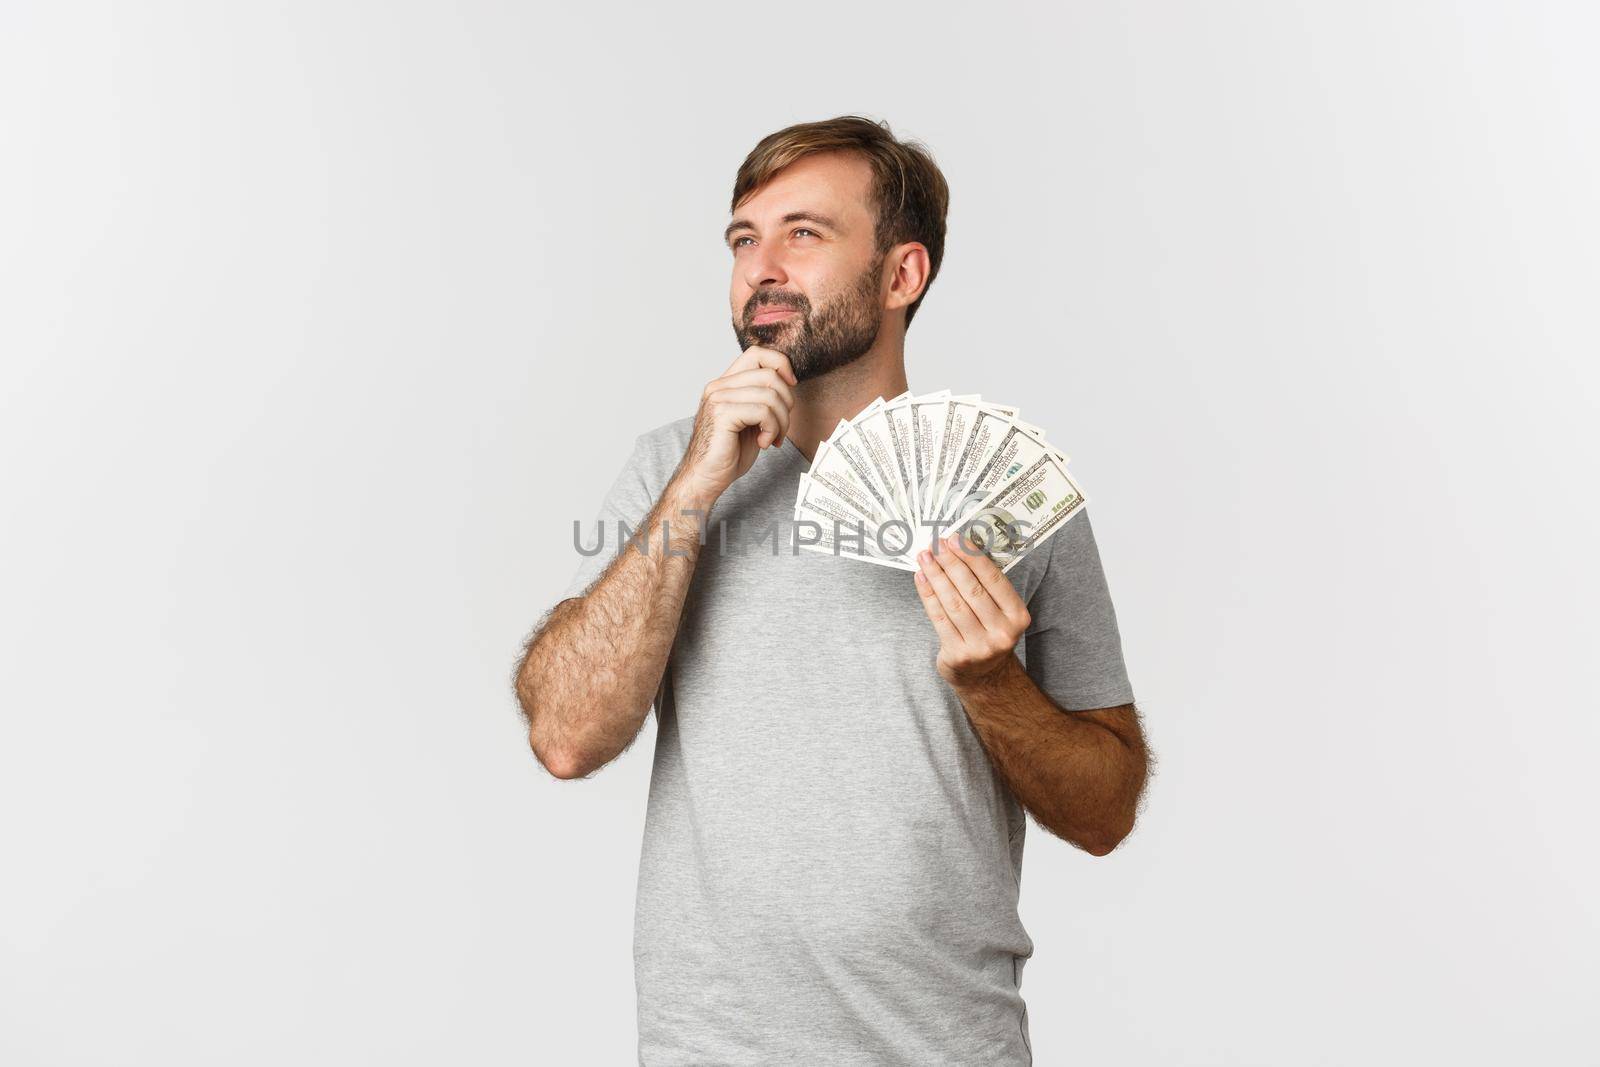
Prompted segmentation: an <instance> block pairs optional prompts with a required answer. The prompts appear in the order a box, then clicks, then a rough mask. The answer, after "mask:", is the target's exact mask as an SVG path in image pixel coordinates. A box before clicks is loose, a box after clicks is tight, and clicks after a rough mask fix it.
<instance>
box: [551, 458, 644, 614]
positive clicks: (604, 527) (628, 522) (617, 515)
mask: <svg viewBox="0 0 1600 1067" xmlns="http://www.w3.org/2000/svg"><path fill="white" fill-rule="evenodd" d="M646 452H647V449H646V447H645V439H644V437H643V436H640V437H638V438H636V439H635V440H634V442H633V452H632V453H631V454H630V455H629V456H628V459H627V461H626V462H624V463H623V465H622V469H621V470H620V471H619V472H618V473H617V476H616V478H615V479H614V480H613V481H612V483H611V488H610V489H608V490H606V495H605V498H604V499H603V500H602V501H601V502H600V510H599V513H598V515H596V517H595V518H594V519H593V520H592V521H589V522H580V523H578V525H577V527H576V529H575V530H574V531H573V537H572V542H571V544H572V548H573V552H574V553H575V554H576V555H577V556H578V565H577V569H576V570H575V571H574V572H573V575H572V579H571V581H569V582H568V583H567V587H566V589H565V590H564V591H563V592H562V593H561V596H560V598H559V599H560V600H566V599H567V598H568V597H575V596H582V595H583V594H584V593H586V592H588V589H589V586H590V585H592V584H594V582H595V580H596V579H597V578H599V577H600V575H601V574H602V573H603V572H604V571H605V569H606V565H607V564H608V563H610V562H611V561H612V559H614V558H615V557H616V554H617V549H618V548H620V547H621V545H622V539H623V538H625V537H627V536H628V535H629V534H630V533H631V532H632V531H635V530H637V529H638V528H639V524H640V523H642V522H644V519H645V516H646V515H648V514H650V509H651V508H652V507H654V506H655V499H654V497H653V495H652V494H651V492H650V488H649V486H648V484H647V483H646V480H645V468H644V461H645V456H646ZM619 523H620V524H622V526H625V527H626V529H621V527H619V525H618V524H619Z"/></svg>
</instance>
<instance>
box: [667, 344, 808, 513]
mask: <svg viewBox="0 0 1600 1067" xmlns="http://www.w3.org/2000/svg"><path fill="white" fill-rule="evenodd" d="M796 384H797V382H796V379H795V376H794V371H793V369H791V368H790V366H789V357H788V356H786V355H784V354H783V353H782V352H778V351H774V350H773V349H770V348H762V347H760V346H759V345H751V346H750V347H749V348H747V349H745V350H744V351H743V352H742V353H740V355H739V358H738V359H736V360H734V361H733V363H732V364H730V365H729V367H728V369H727V370H726V371H725V372H723V375H722V377H720V378H717V379H716V380H714V381H712V382H711V383H710V384H708V385H707V386H706V387H705V389H704V391H702V392H701V394H700V410H699V411H697V412H696V413H695V418H694V434H693V436H691V437H690V439H689V447H688V448H687V449H686V450H685V451H684V456H683V463H682V464H681V465H680V466H679V468H678V470H679V478H680V479H681V480H682V481H683V483H684V488H685V490H686V491H687V493H688V495H689V496H690V497H691V498H692V499H695V500H700V501H704V502H706V503H710V502H711V501H714V500H716V499H717V498H718V497H719V496H721V495H722V492H723V490H725V489H727V488H728V486H730V485H732V484H733V482H734V479H736V478H739V477H740V476H742V475H743V474H744V473H745V472H746V471H748V470H749V469H750V467H751V465H753V464H754V463H755V461H756V453H758V452H759V451H760V450H761V449H763V448H768V447H777V446H779V445H781V444H783V439H784V437H785V436H787V434H788V432H789V412H790V410H791V409H792V408H793V407H794V390H793V387H794V386H795V385H796Z"/></svg>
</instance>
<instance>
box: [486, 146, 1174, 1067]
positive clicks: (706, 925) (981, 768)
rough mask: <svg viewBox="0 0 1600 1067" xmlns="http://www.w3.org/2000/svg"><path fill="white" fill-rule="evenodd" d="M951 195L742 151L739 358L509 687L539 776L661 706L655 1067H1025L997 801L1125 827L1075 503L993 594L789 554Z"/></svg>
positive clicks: (1061, 825) (910, 298) (626, 481)
mask: <svg viewBox="0 0 1600 1067" xmlns="http://www.w3.org/2000/svg"><path fill="white" fill-rule="evenodd" d="M947 203H948V191H947V188H946V185H945V181H944V178H943V176H942V175H941V174H940V172H939V170H938V168H937V166H936V165H935V164H934V162H933V160H932V159H931V158H930V157H929V156H928V155H927V154H926V152H925V151H924V150H923V149H922V148H921V147H920V146H918V145H915V144H908V143H902V142H899V141H897V140H896V139H895V138H894V137H893V135H892V134H891V133H890V132H889V130H888V127H887V126H886V125H885V124H879V123H874V122H871V121H869V120H867V119H862V118H858V117H854V116H848V117H842V118H838V119H834V120H831V121H827V122H819V123H808V124H804V125H799V126H794V127H791V128H789V129H785V130H782V131H780V132H778V133H775V134H772V135H770V136H768V137H767V138H765V139H763V140H762V141H761V142H760V144H758V145H757V146H756V148H755V149H754V150H753V151H752V152H751V154H750V156H749V158H747V159H746V160H745V162H744V165H743V166H742V167H741V169H740V171H739V174H738V177H737V180H736V182H735V186H734V195H733V212H734V214H735V216H736V217H735V218H734V219H733V221H732V222H731V223H730V224H729V226H728V228H727V232H726V235H725V239H726V241H727V243H728V246H729V254H730V256H731V257H732V260H733V282H732V289H731V293H730V307H731V311H732V313H733V328H734V333H735V334H736V335H737V337H738V340H739V346H740V348H741V350H742V354H741V355H740V356H739V357H738V358H737V359H735V360H734V361H733V362H732V364H731V365H729V367H728V368H727V370H726V371H725V372H724V373H723V374H722V375H721V376H720V377H718V378H716V379H715V380H714V381H712V382H711V383H710V384H708V385H707V386H706V387H705V389H704V391H703V392H702V394H701V398H700V404H699V410H698V411H697V412H696V413H695V414H694V415H693V416H692V417H685V418H682V419H678V420H677V421H674V422H671V423H668V424H666V425H664V426H661V427H658V428H657V429H654V430H651V431H649V432H647V433H645V434H643V435H641V436H639V437H638V438H637V440H636V441H635V444H634V448H633V454H632V456H631V457H630V458H629V460H628V462H627V464H626V466H625V467H624V468H623V470H622V473H621V474H620V475H619V477H618V478H617V480H616V482H615V484H614V485H613V486H612V487H611V490H610V492H609V493H608V494H607V496H606V499H605V502H604V504H603V506H602V509H601V519H602V525H601V529H602V531H603V533H604V538H605V542H604V543H605V546H606V547H608V548H609V549H610V551H606V552H597V553H595V554H593V555H590V556H586V557H585V558H584V559H583V561H582V563H581V564H580V565H579V567H578V570H577V573H576V574H575V575H574V577H573V579H572V582H571V584H570V586H569V587H568V589H567V590H566V592H565V594H564V596H565V598H564V599H563V600H562V601H561V602H560V603H559V604H557V605H556V607H555V608H554V609H552V611H551V612H550V614H549V615H548V617H547V618H546V619H545V620H544V622H543V625H542V627H541V628H540V629H539V630H538V631H536V633H535V634H534V636H533V637H532V638H531V639H530V641H529V644H528V646H527V649H526V655H525V657H524V659H523V661H522V663H521V665H520V667H519V668H518V671H517V674H516V691H517V696H518V699H519V702H520V703H521V706H522V709H523V712H524V713H525V714H526V716H527V719H528V724H529V740H530V743H531V744H532V747H533V750H534V753H535V754H536V755H537V757H538V759H539V761H540V762H541V763H542V764H543V765H544V766H545V767H547V768H548V769H549V770H550V772H551V773H553V774H554V775H556V776H557V777H559V778H577V777H582V776H585V775H588V774H591V773H593V772H594V771H595V770H596V769H597V768H599V767H602V766H604V765H605V764H606V763H607V762H609V761H610V760H612V759H613V758H615V757H616V756H617V754H618V753H620V752H622V751H623V750H624V749H625V748H627V747H628V745H629V744H630V743H631V742H632V740H633V738H634V737H635V736H636V735H637V734H638V732H639V730H640V728H641V726H642V724H643V722H644V718H645V716H646V715H647V714H648V713H649V711H650V708H651V706H652V703H653V704H654V707H655V709H656V713H657V724H658V725H657V736H656V750H655V763H654V771H653V775H652V778H651V784H650V798H649V807H648V811H647V815H646V820H645V831H644V844H643V850H642V855H641V859H640V870H639V884H638V906H637V911H636V914H635V927H634V961H635V966H636V982H637V990H638V1005H637V1007H638V1024H639V1052H640V1062H641V1063H643V1064H647V1065H650V1067H655V1065H663V1067H664V1065H668V1064H698V1065H705V1064H758V1063H759V1064H766V1063H808V1064H810V1063H817V1064H822V1063H826V1064H869V1063H870V1064H884V1063H891V1064H916V1065H919V1067H926V1065H932V1064H978V1063H984V1064H994V1063H1006V1064H1026V1063H1030V1062H1031V1060H1032V1053H1031V1049H1030V1047H1029V1039H1028V1022H1027V1012H1026V1007H1025V1005H1024V1003H1023V999H1022V996H1021V993H1020V991H1019V988H1020V984H1021V977H1022V970H1023V965H1024V963H1025V962H1026V961H1027V960H1028V958H1029V957H1030V956H1031V955H1032V954H1033V942H1032V940H1031V939H1030V938H1029V936H1028V934H1027V932H1026V931H1025V930H1024V929H1023V927H1022V924H1021V923H1020V921H1019V919H1018V915H1017V900H1018V894H1019V892H1020V884H1021V883H1020V873H1021V863H1022V846H1023V836H1024V830H1025V828H1026V820H1025V818H1024V816H1023V809H1024V808H1025V809H1026V810H1028V811H1031V812H1032V813H1033V815H1034V817H1035V819H1036V820H1037V821H1038V822H1040V823H1042V824H1043V825H1044V826H1045V827H1047V828H1048V829H1050V830H1051V831H1052V832H1054V833H1055V834H1057V835H1059V836H1061V837H1062V838H1064V839H1066V840H1068V841H1070V842H1072V843H1073V844H1075V845H1077V846H1078V847H1079V848H1082V849H1084V850H1085V851H1087V852H1089V853H1091V854H1093V855H1096V856H1102V855H1105V854H1106V853H1108V852H1110V851H1111V850H1112V849H1113V848H1115V847H1116V845H1117V844H1118V842H1120V841H1121V840H1122V839H1123V837H1124V836H1126V835H1127V834H1128V832H1129V831H1130V830H1131V829H1132V826H1133V823H1134V818H1135V814H1136V811H1137V808H1138V804H1139V799H1140V795H1141V793H1142V791H1143V786H1144V781H1145V776H1146V773H1147V763H1146V761H1147V757H1146V749H1145V743H1144V738H1143V735H1142V732H1141V729H1140V725H1139V720H1138V715H1137V712H1136V710H1135V708H1134V706H1133V703H1132V700H1133V694H1132V690H1131V689H1130V687H1129V684H1128V679H1127V676H1126V673H1125V671H1124V668H1123V661H1122V651H1121V643H1120V638H1119V636H1118V632H1117V625H1116V618H1115V614H1114V612H1113V609H1112V604H1111V600H1110V597H1109V595H1108V592H1107V587H1106V582H1105V579H1104V576H1103V574H1102V572H1101V567H1100V561H1099V555H1098V552H1097V550H1096V546H1095V540H1094V534H1093V531H1092V529H1091V528H1090V525H1089V517H1088V515H1087V513H1085V514H1082V515H1079V516H1077V517H1076V518H1074V519H1073V520H1072V521H1070V522H1068V523H1067V524H1066V525H1065V526H1063V527H1062V528H1061V529H1060V530H1059V531H1058V532H1057V533H1056V534H1055V535H1054V536H1053V537H1051V538H1050V539H1049V540H1048V541H1046V542H1045V543H1044V544H1043V545H1042V546H1041V547H1040V548H1039V549H1038V551H1036V552H1034V553H1032V554H1030V555H1029V556H1027V557H1025V558H1024V559H1023V560H1022V561H1021V562H1020V563H1018V564H1017V565H1016V566H1015V567H1014V568H1012V570H1011V571H1010V572H1008V573H1005V574H1002V573H1001V572H1000V570H999V569H998V568H996V567H995V566H994V564H993V563H992V562H990V561H989V560H988V559H987V558H985V557H984V556H982V555H979V554H969V552H967V551H966V550H964V549H961V548H959V547H957V546H956V545H955V544H954V543H938V542H936V544H935V547H936V549H938V551H937V552H935V553H924V554H923V555H922V556H921V557H920V562H921V570H920V571H919V572H918V573H916V574H915V575H908V574H907V573H906V572H904V571H901V570H895V569H891V568H888V567H881V566H872V565H864V564H861V563H857V562H853V561H847V560H842V559H834V558H830V557H829V556H828V555H827V554H824V553H816V552H797V551H793V550H792V540H791V538H790V537H789V536H788V533H789V530H790V529H791V528H792V525H793V524H792V520H791V514H792V507H793V502H794V496H795V488H796V484H797V480H798V478H799V476H800V474H801V473H802V472H804V471H805V470H806V469H807V468H808V466H809V464H810V457H811V456H812V455H814V454H815V451H816V448H817V445H818V442H820V441H822V440H823V439H824V438H826V437H827V436H828V434H829V432H830V431H831V430H832V429H833V428H834V426H835V425H836V423H837V422H838V420H839V419H841V418H849V417H851V416H854V415H855V414H857V413H858V412H859V411H861V409H862V408H864V407H865V406H866V405H867V404H868V403H869V402H870V401H872V400H873V399H874V398H876V397H878V396H883V397H885V398H888V397H893V396H896V395H898V394H899V393H901V392H903V391H905V389H906V388H907V383H906V372H905V360H904V344H905V333H906V328H907V327H908V326H909V325H910V323H911V319H912V317H913V315H914V314H915V313H916V310H917V307H918V306H919V305H920V304H921V302H922V298H923V296H924V294H925V292H926V289H927V287H928V285H929V283H931V282H932V281H933V278H934V276H935V274H936V273H937V272H938V269H939V262H940V259H941V258H942V256H943V251H944V235H945V210H946V205H947ZM619 521H620V522H621V523H623V524H625V528H622V529H619V527H618V525H617V524H618V522H619ZM664 523H665V530H664V529H663V524H664ZM774 527H777V528H778V530H779V531H780V533H779V534H778V535H774V534H773V532H772V531H773V528H774ZM741 530H742V531H744V532H745V535H746V540H744V541H742V542H741V541H740V540H739V537H740V531H741ZM630 531H640V532H639V533H637V534H636V535H635V537H634V538H633V539H632V542H631V543H630V544H628V545H627V546H626V547H625V548H624V547H623V545H622V540H623V539H625V538H627V536H628V534H629V532H630ZM752 539H754V540H752ZM592 540H593V538H592V537H590V536H587V535H586V536H585V537H584V542H585V543H584V544H583V545H582V549H583V550H588V548H589V546H588V544H587V542H589V541H592ZM702 542H704V543H702ZM619 549H621V550H620V551H619Z"/></svg>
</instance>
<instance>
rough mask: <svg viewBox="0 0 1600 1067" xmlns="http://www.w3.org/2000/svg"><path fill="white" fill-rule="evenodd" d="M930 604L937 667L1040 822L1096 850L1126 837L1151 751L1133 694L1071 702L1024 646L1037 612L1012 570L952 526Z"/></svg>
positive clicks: (922, 579) (926, 584)
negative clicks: (1104, 704)
mask: <svg viewBox="0 0 1600 1067" xmlns="http://www.w3.org/2000/svg"><path fill="white" fill-rule="evenodd" d="M919 562H920V563H921V566H922V569H921V570H920V571H918V572H917V576H916V583H917V592H918V593H919V594H920V595H921V597H922V606H923V608H924V610H926V611H927V613H928V618H929V619H930V620H932V622H933V625H934V628H935V629H936V630H937V631H938V633H939V659H938V670H939V674H940V676H941V677H943V678H944V679H945V681H947V682H949V683H950V686H951V688H953V689H954V690H955V691H956V695H957V696H958V697H959V698H960V699H961V705H962V707H963V708H965V709H966V712H967V718H968V720H969V721H970V722H971V723H972V727H973V730H974V731H975V732H976V733H977V735H978V739H979V740H980V741H981V742H982V743H983V747H984V750H985V751H986V752H987V753H988V754H989V758H990V760H991V761H992V762H993V764H994V766H995V769H996V771H997V772H998V773H999V774H1000V776H1001V778H1002V779H1003V780H1004V781H1005V783H1006V785H1007V786H1008V787H1009V788H1010V790H1011V792H1012V793H1013V794H1014V795H1015V796H1016V798H1017V800H1018V801H1019V802H1020V803H1021V804H1022V806H1023V807H1025V808H1026V809H1027V810H1028V811H1030V812H1032V813H1033V817H1034V818H1035V819H1037V820H1038V821H1039V823H1040V825H1042V826H1044V827H1045V828H1046V829H1047V830H1049V831H1050V832H1051V833H1053V834H1055V835H1057V836H1058V837H1061V838H1064V839H1066V840H1067V841H1070V842H1072V843H1073V844H1075V845H1077V846H1078V847H1079V848H1082V849H1083V850H1084V851H1086V852H1088V853H1090V854H1091V855H1095V856H1104V855H1105V854H1106V853H1108V852H1110V851H1111V850H1112V849H1114V848H1116V847H1117V845H1118V844H1119V843H1120V842H1121V841H1122V839H1123V838H1125V837H1127V835H1128V834H1129V832H1130V831H1132V829H1133V824H1134V820H1135V818H1136V817H1137V813H1138V806H1139V798H1140V796H1141V795H1142V794H1143V792H1144V786H1145V781H1146V779H1147V778H1148V776H1149V763H1150V757H1149V752H1148V749H1147V748H1146V745H1145V740H1144V732H1143V730H1142V729H1141V728H1140V726H1139V717H1138V711H1137V709H1135V708H1134V706H1133V705H1132V704H1124V705H1122V706H1120V707H1115V708H1099V709H1096V710H1093V711H1065V710H1063V709H1062V708H1061V707H1059V706H1058V705H1056V704H1055V702H1053V701H1052V700H1051V699H1050V698H1049V697H1047V696H1046V695H1045V694H1044V693H1043V692H1041V691H1040V689H1039V687H1038V685H1036V684H1035V683H1034V681H1033V679H1032V678H1030V677H1029V676H1028V673H1027V671H1025V670H1024V669H1023V667H1022V663H1021V662H1020V661H1019V660H1018V659H1017V656H1016V644H1017V641H1018V639H1019V638H1021V636H1022V635H1023V633H1024V632H1025V631H1026V630H1027V628H1028V625H1029V623H1030V622H1031V621H1032V620H1031V618H1030V616H1029V614H1028V609H1027V605H1025V604H1024V603H1023V602H1022V597H1021V596H1019V595H1018V594H1017V591H1016V589H1015V588H1013V587H1012V585H1011V582H1010V580H1009V579H1008V578H1007V577H1006V576H1005V574H1004V573H1003V572H1002V571H1001V570H1000V568H999V567H997V566H995V565H994V562H993V561H992V560H990V559H989V558H988V557H987V556H985V555H982V554H978V553H969V552H968V551H967V550H966V549H964V548H962V547H961V546H960V542H959V538H958V536H956V535H952V536H951V537H950V538H948V539H946V540H945V541H944V542H942V544H941V546H940V551H939V552H938V553H933V552H928V551H924V552H923V554H922V556H921V558H920V560H919Z"/></svg>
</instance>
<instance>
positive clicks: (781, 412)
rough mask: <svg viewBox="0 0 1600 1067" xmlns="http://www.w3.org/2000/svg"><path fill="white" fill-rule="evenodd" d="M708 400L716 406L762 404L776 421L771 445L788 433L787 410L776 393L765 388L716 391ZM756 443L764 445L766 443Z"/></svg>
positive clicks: (753, 387)
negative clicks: (769, 410) (775, 431)
mask: <svg viewBox="0 0 1600 1067" xmlns="http://www.w3.org/2000/svg"><path fill="white" fill-rule="evenodd" d="M710 399H711V401H712V402H713V403H716V404H764V405H766V406H767V407H769V408H771V409H772V414H773V417H774V418H775V419H777V421H778V432H777V434H776V435H774V436H773V438H772V443H773V444H777V443H778V442H779V441H781V440H783V435H784V434H786V433H788V432H789V409H788V408H786V407H784V405H783V399H782V398H781V397H779V396H778V394H777V392H776V391H775V390H773V389H769V388H767V387H766V386H758V385H751V386H745V387H744V388H742V389H718V390H717V391H716V392H714V393H712V394H711V397H710ZM764 436H765V435H763V437H764ZM758 443H761V444H765V443H766V442H765V441H762V442H758Z"/></svg>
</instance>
